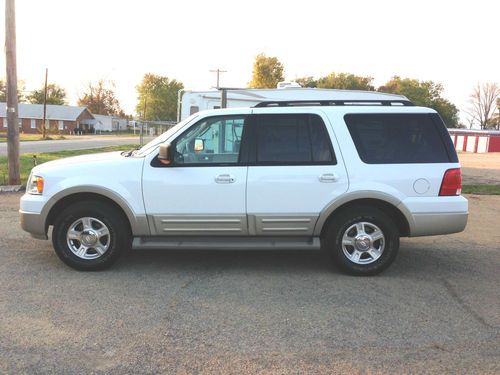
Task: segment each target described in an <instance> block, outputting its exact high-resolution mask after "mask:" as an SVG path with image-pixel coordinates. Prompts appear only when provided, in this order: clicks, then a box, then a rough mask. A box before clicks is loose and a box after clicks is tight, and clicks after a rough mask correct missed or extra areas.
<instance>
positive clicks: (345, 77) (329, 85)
mask: <svg viewBox="0 0 500 375" xmlns="http://www.w3.org/2000/svg"><path fill="white" fill-rule="evenodd" d="M372 82H373V78H372V77H362V76H357V75H355V74H352V73H331V74H329V75H327V76H325V77H321V78H319V79H318V81H317V86H316V87H318V88H322V89H342V90H367V91H374V90H375V87H373V85H372Z"/></svg>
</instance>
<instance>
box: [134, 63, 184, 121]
mask: <svg viewBox="0 0 500 375" xmlns="http://www.w3.org/2000/svg"><path fill="white" fill-rule="evenodd" d="M182 88H184V85H183V84H182V82H179V81H176V80H175V79H169V78H168V77H164V76H160V75H156V74H152V73H147V74H145V75H144V78H143V79H142V82H141V83H140V84H139V85H138V86H137V87H136V90H137V94H138V96H137V105H136V106H135V110H136V112H137V114H140V116H141V118H145V119H146V120H156V121H168V120H175V119H176V118H177V95H178V93H179V90H180V89H182ZM144 109H146V114H145V116H144V113H143V112H144Z"/></svg>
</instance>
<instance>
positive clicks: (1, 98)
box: [0, 79, 25, 103]
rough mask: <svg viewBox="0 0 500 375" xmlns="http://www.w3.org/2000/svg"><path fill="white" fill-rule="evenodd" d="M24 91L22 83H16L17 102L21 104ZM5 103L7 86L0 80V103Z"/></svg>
mask: <svg viewBox="0 0 500 375" xmlns="http://www.w3.org/2000/svg"><path fill="white" fill-rule="evenodd" d="M24 90H25V84H24V81H22V80H19V81H17V101H18V102H23V101H24V96H23V94H22V92H23V91H24ZM6 101H7V85H6V84H5V81H3V80H1V79H0V103H5V102H6Z"/></svg>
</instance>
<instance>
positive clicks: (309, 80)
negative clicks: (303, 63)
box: [295, 76, 318, 88]
mask: <svg viewBox="0 0 500 375" xmlns="http://www.w3.org/2000/svg"><path fill="white" fill-rule="evenodd" d="M295 82H297V83H298V84H299V85H300V86H302V87H309V88H314V87H317V86H318V81H317V80H316V79H314V77H312V76H308V77H300V78H297V79H296V80H295Z"/></svg>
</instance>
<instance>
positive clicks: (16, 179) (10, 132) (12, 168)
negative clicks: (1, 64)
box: [5, 0, 21, 185]
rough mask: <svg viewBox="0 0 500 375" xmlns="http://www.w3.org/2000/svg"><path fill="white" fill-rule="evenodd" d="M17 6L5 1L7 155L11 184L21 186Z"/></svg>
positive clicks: (13, 2)
mask: <svg viewBox="0 0 500 375" xmlns="http://www.w3.org/2000/svg"><path fill="white" fill-rule="evenodd" d="M15 7H16V5H15V0H5V65H6V70H7V108H6V109H7V124H8V128H7V154H8V165H9V184H10V185H19V184H20V183H21V177H20V172H19V118H18V106H17V65H16V8H15Z"/></svg>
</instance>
